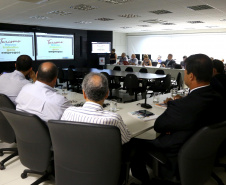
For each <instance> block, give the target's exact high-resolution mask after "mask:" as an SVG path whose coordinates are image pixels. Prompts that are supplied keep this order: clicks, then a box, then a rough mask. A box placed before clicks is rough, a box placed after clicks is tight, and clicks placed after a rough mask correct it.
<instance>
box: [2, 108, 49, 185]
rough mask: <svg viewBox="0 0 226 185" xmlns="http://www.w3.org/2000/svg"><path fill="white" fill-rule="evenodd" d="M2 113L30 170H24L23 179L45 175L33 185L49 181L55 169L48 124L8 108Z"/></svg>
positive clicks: (21, 158)
mask: <svg viewBox="0 0 226 185" xmlns="http://www.w3.org/2000/svg"><path fill="white" fill-rule="evenodd" d="M0 111H1V113H2V114H3V115H4V116H5V117H6V119H7V121H8V122H9V123H10V125H11V126H12V128H13V130H14V132H15V134H16V140H17V146H18V151H19V157H20V161H21V163H22V164H23V165H24V166H26V167H28V168H29V169H30V170H24V172H23V173H22V174H21V177H22V178H26V177H27V174H28V173H34V174H41V175H43V176H42V177H41V178H39V179H38V180H37V181H35V182H34V183H32V185H37V184H40V183H41V182H43V181H46V180H48V179H49V177H50V175H51V173H52V170H53V167H52V166H51V162H52V151H51V139H50V135H49V131H48V127H47V126H46V123H45V122H44V121H43V120H41V119H40V118H39V117H38V116H36V115H34V114H30V113H25V112H20V111H16V110H12V109H8V108H0Z"/></svg>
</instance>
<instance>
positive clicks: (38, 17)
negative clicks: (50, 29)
mask: <svg viewBox="0 0 226 185" xmlns="http://www.w3.org/2000/svg"><path fill="white" fill-rule="evenodd" d="M29 18H31V19H39V20H46V19H49V17H45V16H39V15H35V16H31V17H29Z"/></svg>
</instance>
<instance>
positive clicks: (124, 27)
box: [120, 26, 131, 29]
mask: <svg viewBox="0 0 226 185" xmlns="http://www.w3.org/2000/svg"><path fill="white" fill-rule="evenodd" d="M120 28H123V29H128V28H131V27H126V26H123V27H120Z"/></svg>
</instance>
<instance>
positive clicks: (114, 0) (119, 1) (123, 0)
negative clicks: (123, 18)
mask: <svg viewBox="0 0 226 185" xmlns="http://www.w3.org/2000/svg"><path fill="white" fill-rule="evenodd" d="M99 1H102V2H106V3H112V4H122V3H127V2H130V1H132V0H99Z"/></svg>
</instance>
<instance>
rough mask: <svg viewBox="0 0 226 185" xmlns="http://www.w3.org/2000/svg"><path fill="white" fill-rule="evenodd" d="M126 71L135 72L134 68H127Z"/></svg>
mask: <svg viewBox="0 0 226 185" xmlns="http://www.w3.org/2000/svg"><path fill="white" fill-rule="evenodd" d="M125 71H127V72H133V68H132V67H127V68H126V69H125Z"/></svg>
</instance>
